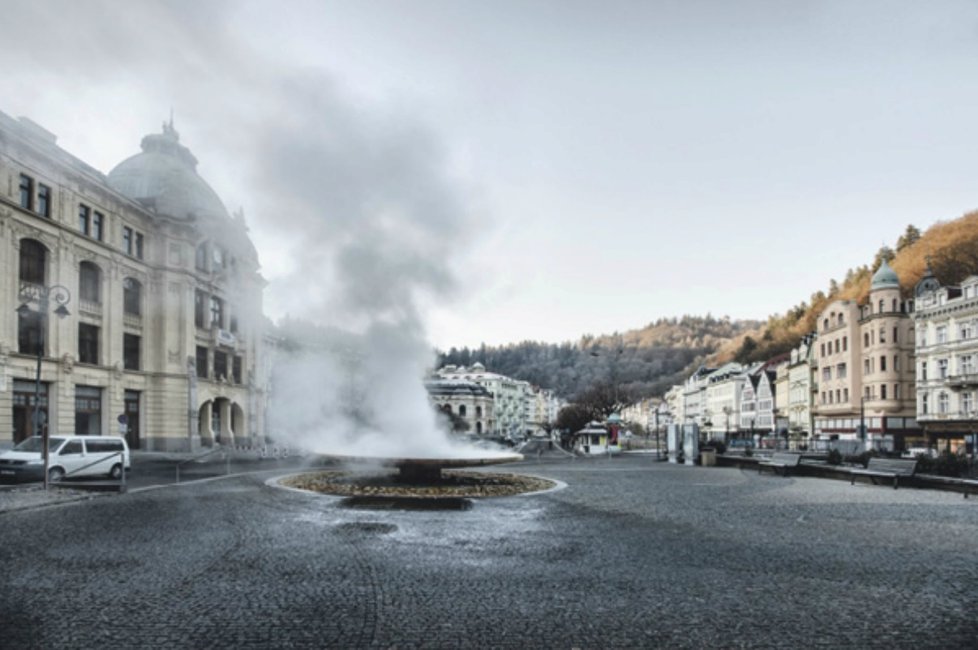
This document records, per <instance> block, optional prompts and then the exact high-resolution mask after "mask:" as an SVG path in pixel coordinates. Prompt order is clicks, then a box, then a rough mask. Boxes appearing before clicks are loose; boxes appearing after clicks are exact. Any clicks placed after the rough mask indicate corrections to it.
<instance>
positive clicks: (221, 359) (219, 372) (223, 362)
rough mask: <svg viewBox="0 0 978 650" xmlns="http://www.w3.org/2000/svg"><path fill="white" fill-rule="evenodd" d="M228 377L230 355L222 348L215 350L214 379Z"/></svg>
mask: <svg viewBox="0 0 978 650" xmlns="http://www.w3.org/2000/svg"><path fill="white" fill-rule="evenodd" d="M227 378H228V355H227V354H226V353H225V352H221V351H220V350H214V379H227Z"/></svg>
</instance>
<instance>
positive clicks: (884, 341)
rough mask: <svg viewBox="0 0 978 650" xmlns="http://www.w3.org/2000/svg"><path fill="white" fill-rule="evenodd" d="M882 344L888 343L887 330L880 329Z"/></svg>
mask: <svg viewBox="0 0 978 650" xmlns="http://www.w3.org/2000/svg"><path fill="white" fill-rule="evenodd" d="M880 343H886V328H885V327H881V328H880Z"/></svg>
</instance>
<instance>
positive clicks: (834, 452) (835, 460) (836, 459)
mask: <svg viewBox="0 0 978 650" xmlns="http://www.w3.org/2000/svg"><path fill="white" fill-rule="evenodd" d="M825 460H826V461H828V463H829V465H841V464H842V452H840V451H839V450H838V449H829V453H828V456H827V457H826V459H825Z"/></svg>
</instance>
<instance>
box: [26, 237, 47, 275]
mask: <svg viewBox="0 0 978 650" xmlns="http://www.w3.org/2000/svg"><path fill="white" fill-rule="evenodd" d="M47 260H48V249H47V248H45V247H44V244H42V243H41V242H39V241H37V240H36V239H21V240H20V281H21V282H33V283H34V284H44V280H45V277H46V269H47Z"/></svg>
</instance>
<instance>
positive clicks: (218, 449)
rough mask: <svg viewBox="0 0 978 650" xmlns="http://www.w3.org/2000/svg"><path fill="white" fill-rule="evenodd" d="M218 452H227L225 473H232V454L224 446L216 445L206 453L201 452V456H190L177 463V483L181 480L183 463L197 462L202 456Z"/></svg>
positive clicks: (225, 454)
mask: <svg viewBox="0 0 978 650" xmlns="http://www.w3.org/2000/svg"><path fill="white" fill-rule="evenodd" d="M218 452H225V453H224V473H225V474H230V473H231V454H229V453H227V452H226V451H225V450H224V448H223V447H214V448H213V449H211V450H210V451H207V452H205V453H203V454H201V455H199V456H194V457H193V458H188V459H187V460H185V461H181V462H179V463H177V466H176V470H177V479H176V482H177V483H179V482H180V468H181V467H182V466H183V465H186V464H187V463H196V462H200V459H201V458H207V457H208V456H210V455H211V454H216V453H218Z"/></svg>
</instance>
